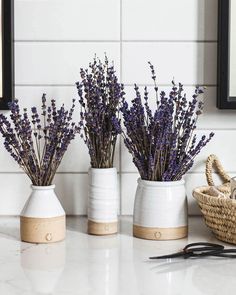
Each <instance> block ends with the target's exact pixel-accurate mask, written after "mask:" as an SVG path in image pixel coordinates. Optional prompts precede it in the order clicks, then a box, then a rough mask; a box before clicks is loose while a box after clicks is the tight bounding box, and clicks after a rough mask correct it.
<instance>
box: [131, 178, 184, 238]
mask: <svg viewBox="0 0 236 295" xmlns="http://www.w3.org/2000/svg"><path fill="white" fill-rule="evenodd" d="M133 218H134V219H133V235H134V236H135V237H138V238H142V239H148V240H172V239H180V238H184V237H186V236H187V234H188V212H187V197H186V193H185V186H184V181H183V180H179V181H163V182H161V181H147V180H142V179H140V178H139V179H138V187H137V191H136V195H135V204H134V217H133Z"/></svg>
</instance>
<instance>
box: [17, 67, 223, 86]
mask: <svg viewBox="0 0 236 295" xmlns="http://www.w3.org/2000/svg"><path fill="white" fill-rule="evenodd" d="M120 67H121V66H120ZM197 84H198V83H196V84H183V86H184V87H195V86H196V85H197ZM137 85H138V86H140V87H143V86H147V87H153V84H149V83H147V84H143V83H137ZM203 85H204V86H205V87H217V84H203ZM14 86H15V87H75V84H15V85H14ZM124 86H125V87H133V86H134V84H131V83H130V84H129V83H124ZM158 86H159V87H169V86H172V85H171V84H158Z"/></svg>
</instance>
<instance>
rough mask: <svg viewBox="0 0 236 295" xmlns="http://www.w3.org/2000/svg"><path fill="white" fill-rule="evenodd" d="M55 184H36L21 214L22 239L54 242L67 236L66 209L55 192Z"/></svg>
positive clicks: (34, 241)
mask: <svg viewBox="0 0 236 295" xmlns="http://www.w3.org/2000/svg"><path fill="white" fill-rule="evenodd" d="M54 188H55V185H49V186H34V185H32V193H31V195H30V197H29V199H28V200H27V202H26V204H25V206H24V208H23V210H22V212H21V215H20V231H21V240H22V241H25V242H29V243H52V242H58V241H61V240H64V238H65V225H66V218H65V211H64V209H63V208H62V206H61V203H60V202H59V200H58V198H57V196H56V194H55V192H54Z"/></svg>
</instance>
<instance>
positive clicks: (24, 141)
mask: <svg viewBox="0 0 236 295" xmlns="http://www.w3.org/2000/svg"><path fill="white" fill-rule="evenodd" d="M74 102H75V100H73V104H72V107H71V108H70V109H69V110H65V108H64V105H62V106H61V107H60V108H57V107H56V103H55V100H51V105H50V106H48V107H47V106H46V96H45V94H43V96H42V107H41V111H40V112H39V111H38V110H37V108H36V107H32V109H31V115H30V116H29V114H28V112H27V109H24V110H23V112H21V110H20V108H19V104H18V100H14V101H13V102H11V103H10V105H9V107H10V112H11V114H10V119H11V120H9V119H8V118H7V117H5V116H4V115H3V114H0V132H1V134H2V136H3V138H4V146H5V148H6V150H7V151H8V152H9V153H10V155H11V156H12V157H13V158H14V160H15V161H16V162H17V163H18V164H19V165H20V167H21V168H22V169H23V170H24V171H25V173H26V174H27V175H28V176H29V178H30V179H31V181H32V184H33V185H36V186H47V185H51V183H52V180H53V178H54V176H55V173H56V171H57V168H58V166H59V165H60V163H61V160H62V158H63V156H64V154H65V151H66V150H67V148H68V146H69V144H70V142H71V140H72V139H74V137H75V135H76V133H77V132H79V126H77V125H76V124H75V123H74V122H72V114H73V112H74V108H75V104H74Z"/></svg>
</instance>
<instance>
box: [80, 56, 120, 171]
mask: <svg viewBox="0 0 236 295" xmlns="http://www.w3.org/2000/svg"><path fill="white" fill-rule="evenodd" d="M80 77H81V80H80V81H79V82H77V83H76V86H77V90H78V95H79V103H80V105H81V112H80V119H81V121H80V126H81V131H82V133H81V138H82V139H83V140H84V142H85V144H86V145H87V147H88V150H89V155H90V159H91V166H92V167H93V168H110V167H113V161H114V154H115V146H116V141H117V135H118V133H119V132H120V118H119V103H120V101H121V99H122V97H123V96H124V94H125V93H124V87H123V85H122V84H120V83H119V82H118V78H117V76H116V73H115V70H114V65H113V64H112V65H109V62H108V59H107V57H106V56H105V61H104V63H102V62H101V61H100V60H99V59H98V58H96V57H95V58H94V60H93V62H92V63H90V64H89V69H81V70H80Z"/></svg>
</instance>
